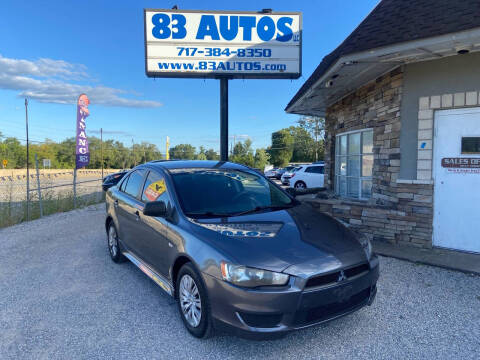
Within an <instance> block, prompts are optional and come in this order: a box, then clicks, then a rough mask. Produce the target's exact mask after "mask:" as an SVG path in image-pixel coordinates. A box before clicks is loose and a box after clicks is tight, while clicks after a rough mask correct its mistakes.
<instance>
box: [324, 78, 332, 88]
mask: <svg viewBox="0 0 480 360" xmlns="http://www.w3.org/2000/svg"><path fill="white" fill-rule="evenodd" d="M331 86H333V80H328V81H327V82H326V83H325V87H326V88H329V87H331Z"/></svg>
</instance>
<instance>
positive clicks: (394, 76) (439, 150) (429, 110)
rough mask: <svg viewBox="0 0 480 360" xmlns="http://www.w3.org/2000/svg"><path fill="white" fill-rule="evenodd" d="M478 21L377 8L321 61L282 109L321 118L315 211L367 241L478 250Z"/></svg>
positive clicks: (465, 1)
mask: <svg viewBox="0 0 480 360" xmlns="http://www.w3.org/2000/svg"><path fill="white" fill-rule="evenodd" d="M479 14H480V1H478V0H462V1H444V0H416V1H404V0H383V1H381V2H380V3H379V4H378V5H377V6H376V8H375V9H374V10H373V11H372V12H371V13H370V14H369V15H368V16H367V17H366V18H365V20H364V21H363V22H362V23H361V24H360V25H359V26H358V27H357V28H356V29H355V30H354V31H353V32H352V33H351V34H350V36H348V37H347V38H346V39H345V40H344V41H343V42H342V43H341V45H339V46H338V47H337V48H336V49H335V50H334V51H333V52H332V53H330V54H328V55H327V56H325V57H324V58H323V60H322V61H321V63H320V64H319V65H318V67H317V68H316V70H315V71H314V72H313V74H312V75H311V76H310V78H309V79H308V80H307V81H306V82H305V83H304V84H303V86H302V87H301V88H300V90H299V91H298V93H297V94H296V95H295V96H294V97H293V98H292V100H291V101H290V103H289V104H288V106H287V108H286V111H287V112H288V113H292V114H301V115H314V116H324V117H325V119H326V121H325V127H326V132H325V186H326V187H327V190H328V191H327V193H326V194H324V195H325V196H323V197H322V198H321V199H317V200H315V203H316V204H317V206H318V207H319V209H320V210H322V211H325V212H327V213H330V214H332V215H333V216H335V217H337V218H339V219H341V220H343V221H345V222H347V223H349V224H350V225H351V227H352V228H355V229H357V230H358V231H360V232H362V233H364V234H366V235H367V236H369V237H370V238H371V239H374V240H379V241H383V242H385V241H386V242H389V243H392V244H398V245H409V246H415V247H420V248H426V249H432V248H434V247H435V248H436V247H438V248H446V249H452V250H456V251H467V252H473V253H480V236H479V234H478V233H477V231H478V226H479V224H480V16H479ZM319 40H320V41H321V39H319Z"/></svg>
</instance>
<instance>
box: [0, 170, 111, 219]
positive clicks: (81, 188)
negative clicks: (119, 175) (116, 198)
mask: <svg viewBox="0 0 480 360" xmlns="http://www.w3.org/2000/svg"><path fill="white" fill-rule="evenodd" d="M116 171H118V170H113V169H108V170H104V171H103V174H104V176H107V175H108V174H111V173H114V172H116ZM28 180H29V186H28V187H29V191H28V196H27V171H26V169H15V170H0V227H5V226H10V225H13V224H17V223H20V222H23V221H27V220H33V219H37V218H39V217H40V216H45V215H49V214H53V213H56V212H64V211H69V210H72V209H74V208H79V207H83V206H87V205H91V204H95V203H99V202H101V201H103V200H104V196H105V195H104V192H103V190H102V186H101V185H102V170H97V169H91V170H90V169H88V170H77V177H76V179H74V170H73V169H57V170H56V169H51V170H50V169H49V170H45V169H39V170H38V176H37V170H36V169H30V174H29V178H28ZM75 180H76V181H75Z"/></svg>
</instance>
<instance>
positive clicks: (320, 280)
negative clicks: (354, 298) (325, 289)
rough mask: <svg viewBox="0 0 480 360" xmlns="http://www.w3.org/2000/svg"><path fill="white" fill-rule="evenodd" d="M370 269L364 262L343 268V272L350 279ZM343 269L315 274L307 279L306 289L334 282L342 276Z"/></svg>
mask: <svg viewBox="0 0 480 360" xmlns="http://www.w3.org/2000/svg"><path fill="white" fill-rule="evenodd" d="M369 269H370V267H369V266H368V264H367V263H364V264H360V265H357V266H354V267H351V268H348V269H343V273H344V275H345V276H346V278H347V279H349V278H353V277H355V276H358V275H360V274H363V273H366V272H368V270H369ZM341 271H342V270H339V271H336V272H333V273H330V274H325V275H318V276H314V277H312V278H310V279H308V280H307V284H306V285H305V289H308V288H312V287H318V286H325V285H329V284H334V283H336V282H337V280H338V279H339V278H340V275H341Z"/></svg>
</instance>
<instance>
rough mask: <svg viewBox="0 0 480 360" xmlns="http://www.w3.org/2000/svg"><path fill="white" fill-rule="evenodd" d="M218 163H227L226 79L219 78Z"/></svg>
mask: <svg viewBox="0 0 480 360" xmlns="http://www.w3.org/2000/svg"><path fill="white" fill-rule="evenodd" d="M220 161H228V78H226V77H222V78H220Z"/></svg>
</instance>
